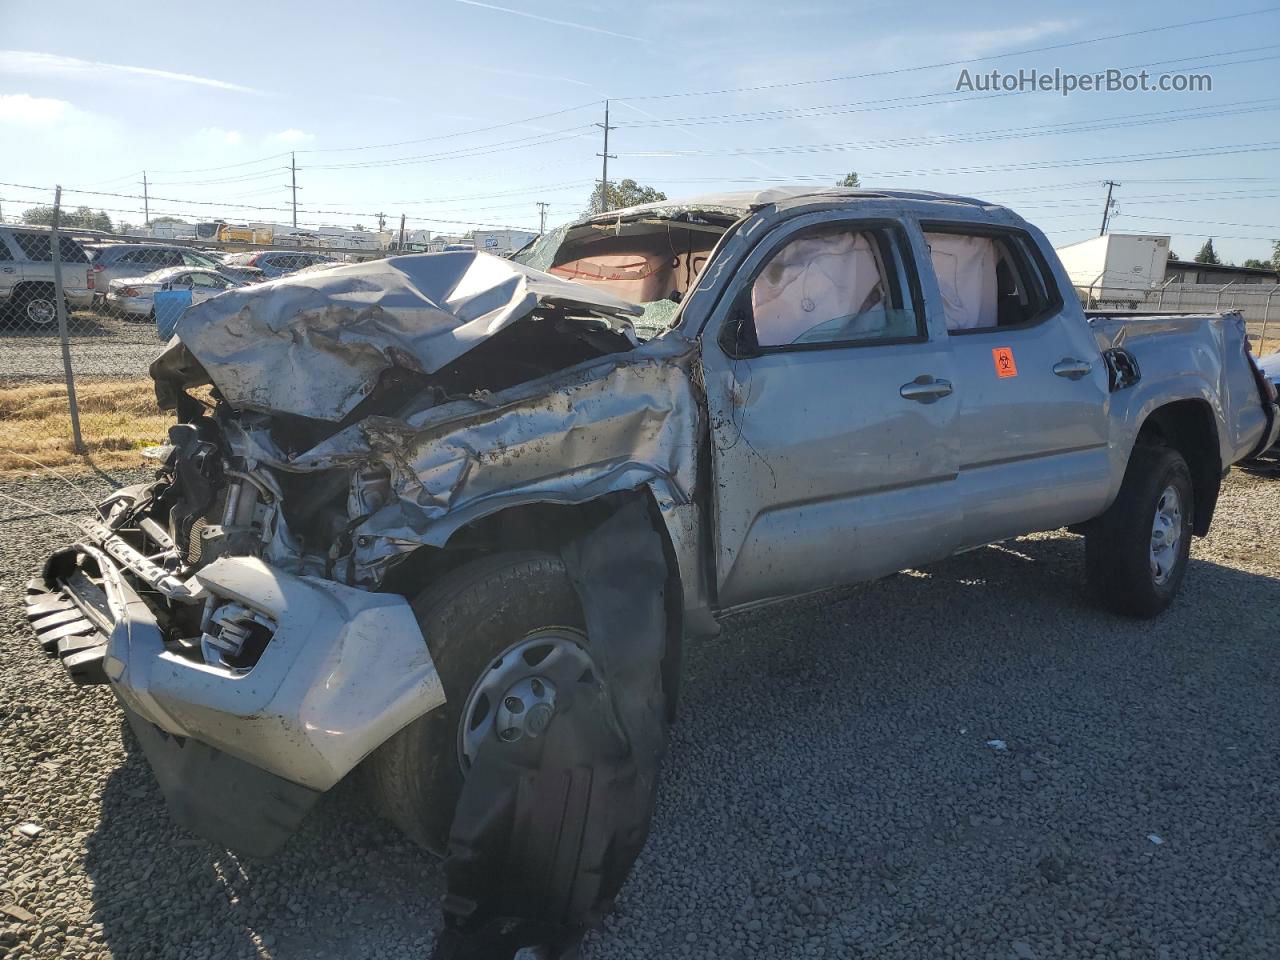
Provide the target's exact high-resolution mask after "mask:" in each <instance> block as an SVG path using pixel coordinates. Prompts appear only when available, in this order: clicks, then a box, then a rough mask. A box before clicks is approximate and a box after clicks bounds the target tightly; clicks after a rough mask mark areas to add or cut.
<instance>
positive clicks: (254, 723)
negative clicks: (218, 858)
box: [33, 525, 444, 791]
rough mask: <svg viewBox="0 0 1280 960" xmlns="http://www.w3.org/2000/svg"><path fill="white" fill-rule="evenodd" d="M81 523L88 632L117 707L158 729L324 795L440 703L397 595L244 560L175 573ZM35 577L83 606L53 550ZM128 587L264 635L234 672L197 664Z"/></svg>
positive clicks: (427, 660)
mask: <svg viewBox="0 0 1280 960" xmlns="http://www.w3.org/2000/svg"><path fill="white" fill-rule="evenodd" d="M92 526H93V527H95V528H96V530H95V532H97V533H99V534H100V535H99V536H96V537H93V538H91V539H86V541H84V542H82V543H81V544H79V545H77V547H76V548H75V550H76V551H77V556H79V557H92V559H93V560H94V561H96V566H97V568H98V571H99V573H100V579H101V584H102V586H101V593H102V594H104V595H105V610H102V609H101V608H102V607H103V604H102V602H101V601H102V597H101V596H99V597H98V598H97V600H98V602H97V605H96V606H97V609H98V612H99V629H101V630H102V631H103V632H105V633H106V634H107V635H106V639H105V646H103V647H102V648H101V668H102V671H103V672H104V673H105V676H106V679H107V680H108V681H109V682H110V684H111V687H112V689H113V691H114V692H115V694H116V696H117V697H118V698H119V700H120V702H121V703H122V704H123V705H124V706H125V708H126V709H127V710H128V712H129V713H130V714H132V715H134V716H136V717H140V718H142V719H143V720H145V721H147V722H149V723H151V724H154V725H155V726H156V727H158V728H159V729H160V730H161V731H163V732H164V733H166V734H168V735H170V736H173V737H178V738H191V739H194V740H197V741H199V742H200V743H202V744H205V745H207V746H209V747H213V748H215V749H216V750H218V751H222V752H224V753H226V754H229V755H231V756H232V757H236V758H238V759H239V760H243V761H245V762H247V763H249V764H252V765H253V766H255V767H257V768H260V769H261V770H263V771H266V772H268V773H270V774H272V775H274V776H277V777H280V778H282V779H283V780H286V781H289V782H290V783H294V784H298V785H301V786H304V787H307V788H308V789H311V790H316V791H324V790H328V789H329V788H330V787H332V786H333V785H334V784H336V783H337V782H338V781H339V780H340V779H341V778H342V777H343V776H345V775H346V774H347V773H348V772H349V771H350V770H351V769H353V768H354V767H355V766H356V764H358V763H359V762H360V760H361V759H363V758H364V757H365V756H366V755H368V754H369V753H370V752H371V751H373V750H374V749H375V748H377V747H378V746H380V745H381V744H382V743H383V742H384V741H385V740H386V739H387V738H388V737H390V736H391V735H392V734H394V733H396V732H397V731H398V730H400V729H401V728H402V727H404V726H405V725H406V724H408V723H409V722H411V721H412V720H415V719H417V718H418V717H420V716H422V715H423V714H425V713H427V712H428V711H430V710H433V709H435V708H436V707H438V706H440V705H441V704H442V703H444V691H443V688H442V687H441V684H440V678H439V676H438V674H437V673H436V668H435V664H434V663H433V662H432V659H431V654H430V651H429V650H428V649H427V644H426V642H425V640H424V639H423V636H422V632H421V630H420V629H419V627H418V624H417V620H416V618H415V617H414V615H413V611H412V610H411V608H410V607H409V604H408V602H407V601H406V600H405V599H404V598H403V597H401V596H398V595H396V594H386V593H371V592H368V591H365V590H358V589H356V588H354V587H347V586H344V585H342V584H338V583H334V582H332V581H328V580H323V579H319V578H315V577H298V576H294V575H292V574H288V573H284V572H282V571H280V570H278V569H275V568H273V567H271V566H268V565H267V564H265V563H263V562H262V561H261V560H258V559H256V558H252V557H226V558H222V559H220V560H217V561H215V562H213V563H211V564H209V565H208V566H207V567H205V568H204V569H202V570H201V571H199V573H197V574H195V575H194V576H192V577H190V578H188V579H186V580H181V579H179V578H176V577H173V576H172V575H170V574H166V573H164V571H161V570H160V569H159V568H157V567H155V566H154V565H150V564H148V563H147V562H146V561H145V558H142V557H141V555H140V554H138V553H137V551H135V550H134V549H133V548H132V547H131V546H130V545H129V544H127V543H125V542H124V541H123V540H121V539H120V538H118V537H115V536H114V535H111V534H110V533H106V535H105V536H103V535H101V534H102V533H103V532H104V531H105V528H103V527H101V525H92ZM94 541H96V542H94ZM77 562H79V561H77ZM50 571H54V572H52V573H51V572H50ZM45 580H46V586H47V588H48V589H49V594H46V596H50V597H52V596H55V595H56V596H60V597H62V598H64V599H65V600H66V601H68V602H71V601H77V602H76V605H77V606H78V607H81V608H83V607H87V606H92V604H91V603H89V602H86V597H85V596H84V595H85V593H86V590H85V587H84V578H80V580H77V578H76V577H75V576H74V575H71V576H68V575H67V564H66V562H65V556H64V562H63V564H62V566H61V573H59V572H57V571H55V570H54V567H53V565H51V567H50V569H49V570H47V571H46V575H45ZM51 580H52V581H53V582H50V581H51ZM135 585H136V586H137V587H139V588H145V589H149V590H157V591H158V592H161V593H163V594H165V595H166V596H170V597H173V598H175V602H188V603H199V604H206V603H209V601H210V598H212V603H210V604H209V605H210V606H211V607H216V606H217V605H218V604H221V603H224V602H232V603H235V604H239V605H241V606H242V607H245V608H248V609H250V610H252V611H254V612H255V613H259V614H261V615H262V617H263V618H265V619H268V620H269V621H270V622H272V623H273V624H274V631H273V633H272V634H271V636H270V639H269V640H268V641H267V642H266V645H265V647H264V648H263V650H262V653H261V655H260V656H259V657H258V659H257V662H256V663H254V664H253V665H252V666H249V667H247V668H244V669H236V668H233V667H230V666H227V665H226V664H224V663H222V662H219V661H217V660H216V659H214V660H213V661H212V662H210V660H209V658H201V659H196V658H193V656H191V655H189V652H188V653H183V652H178V651H177V650H175V649H173V648H172V644H167V643H166V639H165V636H164V633H163V632H162V630H161V629H160V626H159V625H158V624H157V621H156V618H155V615H154V613H153V612H152V610H151V608H150V607H149V606H148V605H147V604H146V603H145V602H144V601H143V600H142V599H141V597H140V596H139V593H138V590H137V589H135ZM59 591H60V592H59ZM77 593H78V594H80V596H79V598H77V597H76V596H75V594H77ZM88 599H89V600H92V599H93V598H88ZM46 603H47V601H46ZM87 622H88V621H86V623H87ZM33 623H34V624H35V626H36V629H37V632H39V631H40V623H41V621H37V620H36V618H34V617H33ZM86 639H87V640H91V639H92V635H86ZM46 649H48V645H47V644H46Z"/></svg>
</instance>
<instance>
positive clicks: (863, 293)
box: [750, 224, 923, 348]
mask: <svg viewBox="0 0 1280 960" xmlns="http://www.w3.org/2000/svg"><path fill="white" fill-rule="evenodd" d="M905 280H906V271H905V266H904V260H903V257H902V246H901V244H900V242H899V239H898V237H897V236H896V234H895V232H894V231H893V230H891V229H888V228H880V227H874V226H864V225H861V224H859V225H851V224H836V225H831V226H824V227H821V228H818V229H813V230H806V231H804V232H802V233H800V234H797V235H796V236H794V237H792V238H790V239H789V240H787V241H786V242H785V243H783V245H782V246H781V247H779V248H778V249H777V250H775V251H774V253H773V254H772V256H771V257H770V258H769V260H768V261H767V262H766V263H765V265H764V268H763V269H762V270H761V271H760V272H759V273H758V274H757V275H756V277H755V279H754V280H753V281H752V283H751V291H750V312H751V317H752V320H753V325H754V328H755V336H756V341H757V345H758V346H760V347H761V348H767V347H783V346H792V345H804V344H856V343H874V342H884V341H903V340H910V339H914V338H918V337H921V336H923V331H922V329H921V324H920V322H919V318H918V317H917V315H916V311H915V309H914V304H913V301H912V297H911V295H910V292H909V290H908V284H907V283H906V282H905Z"/></svg>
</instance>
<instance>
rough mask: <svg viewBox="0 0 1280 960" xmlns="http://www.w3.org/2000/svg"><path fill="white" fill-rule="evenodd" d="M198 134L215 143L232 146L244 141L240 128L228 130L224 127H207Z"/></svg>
mask: <svg viewBox="0 0 1280 960" xmlns="http://www.w3.org/2000/svg"><path fill="white" fill-rule="evenodd" d="M196 136H197V137H200V138H201V139H203V140H210V141H213V142H214V143H225V144H227V145H228V146H231V147H234V146H236V145H238V144H241V143H244V134H242V133H241V132H240V131H239V130H226V129H224V128H223V127H205V128H204V129H202V130H201V131H200V132H199V133H197V134H196Z"/></svg>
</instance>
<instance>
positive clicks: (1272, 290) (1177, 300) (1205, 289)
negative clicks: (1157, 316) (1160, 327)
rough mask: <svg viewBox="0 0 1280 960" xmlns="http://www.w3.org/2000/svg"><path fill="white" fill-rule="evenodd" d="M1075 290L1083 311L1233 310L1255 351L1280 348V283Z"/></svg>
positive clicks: (1168, 285) (1269, 350)
mask: <svg viewBox="0 0 1280 960" xmlns="http://www.w3.org/2000/svg"><path fill="white" fill-rule="evenodd" d="M1076 292H1077V293H1078V294H1079V296H1080V302H1081V303H1082V304H1083V305H1084V306H1085V309H1087V310H1113V311H1115V312H1117V313H1128V312H1152V311H1154V312H1157V313H1166V312H1167V313H1223V312H1225V311H1229V310H1235V311H1238V312H1239V313H1240V314H1241V316H1243V317H1244V319H1245V323H1246V324H1247V326H1248V331H1249V338H1250V339H1251V340H1252V342H1253V348H1254V352H1255V353H1257V354H1259V355H1260V356H1264V355H1266V354H1268V353H1273V352H1275V351H1276V350H1277V349H1280V284H1274V283H1242V282H1239V281H1233V282H1231V283H1173V282H1170V283H1166V284H1165V285H1164V286H1162V287H1156V288H1154V289H1151V290H1132V289H1124V288H1122V287H1120V286H1119V285H1117V286H1116V287H1114V288H1113V287H1108V286H1106V285H1095V286H1093V287H1078V288H1077V291H1076Z"/></svg>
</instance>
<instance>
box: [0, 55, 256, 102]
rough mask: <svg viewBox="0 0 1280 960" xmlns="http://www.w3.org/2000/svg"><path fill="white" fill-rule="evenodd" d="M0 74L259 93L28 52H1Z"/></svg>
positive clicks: (157, 72)
mask: <svg viewBox="0 0 1280 960" xmlns="http://www.w3.org/2000/svg"><path fill="white" fill-rule="evenodd" d="M0 72H4V73H20V74H26V75H31V74H35V75H41V76H50V75H63V76H69V75H77V74H80V75H84V76H88V77H92V76H99V77H103V76H124V77H144V78H147V79H151V80H167V81H170V82H172V83H187V84H192V85H194V86H198V87H211V88H213V89H215V90H230V91H233V92H235V93H252V94H261V93H262V91H261V90H255V89H253V88H252V87H246V86H243V85H242V84H239V83H229V82H228V81H226V80H215V79H214V78H212V77H200V76H196V75H195V74H192V73H174V72H173V71H171V70H156V69H154V68H152V67H134V66H128V65H125V64H120V63H103V62H101V61H98V60H81V59H80V58H79V57H64V56H62V55H61V54H57V53H37V52H34V51H30V50H0Z"/></svg>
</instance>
